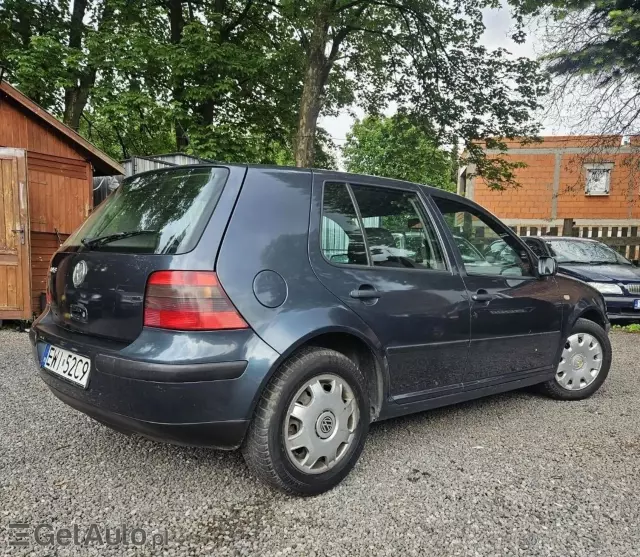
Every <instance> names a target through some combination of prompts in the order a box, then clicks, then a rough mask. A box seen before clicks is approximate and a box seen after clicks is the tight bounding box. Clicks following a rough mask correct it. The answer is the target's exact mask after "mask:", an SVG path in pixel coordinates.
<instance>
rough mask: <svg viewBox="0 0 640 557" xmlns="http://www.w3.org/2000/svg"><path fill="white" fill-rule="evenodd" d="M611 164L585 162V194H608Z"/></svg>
mask: <svg viewBox="0 0 640 557" xmlns="http://www.w3.org/2000/svg"><path fill="white" fill-rule="evenodd" d="M612 168H613V164H586V165H585V170H586V175H587V176H586V182H585V188H584V193H585V195H609V189H610V186H611V170H612Z"/></svg>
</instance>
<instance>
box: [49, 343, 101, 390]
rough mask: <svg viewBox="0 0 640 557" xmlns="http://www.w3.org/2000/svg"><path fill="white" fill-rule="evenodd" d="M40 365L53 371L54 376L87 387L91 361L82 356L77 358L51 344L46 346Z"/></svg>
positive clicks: (71, 353) (75, 355) (76, 355)
mask: <svg viewBox="0 0 640 557" xmlns="http://www.w3.org/2000/svg"><path fill="white" fill-rule="evenodd" d="M41 365H42V367H43V368H45V369H48V370H49V371H53V373H55V374H56V375H60V377H64V378H65V379H67V380H68V381H71V382H72V383H75V384H76V385H80V386H81V387H83V388H86V387H87V381H88V380H89V372H90V371H91V360H89V358H85V357H83V356H78V354H74V353H73V352H69V351H68V350H63V349H62V348H58V347H57V346H53V345H52V344H47V346H46V347H45V349H44V354H43V356H42V362H41Z"/></svg>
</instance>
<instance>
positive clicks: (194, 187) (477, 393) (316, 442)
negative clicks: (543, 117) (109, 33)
mask: <svg viewBox="0 0 640 557" xmlns="http://www.w3.org/2000/svg"><path fill="white" fill-rule="evenodd" d="M460 238H464V240H465V241H466V243H465V245H472V246H473V247H474V248H475V249H477V250H478V251H480V252H482V251H483V249H484V248H485V247H486V246H487V245H489V244H491V243H492V242H494V241H495V240H496V239H502V240H504V242H506V243H507V245H508V246H509V249H511V250H512V252H513V258H511V259H510V260H509V259H507V262H506V263H495V262H494V263H489V262H485V263H484V264H482V263H480V264H476V263H477V262H476V263H473V264H472V263H469V262H466V263H465V258H463V256H462V254H461V253H460V251H459V247H458V244H459V243H460ZM555 271H556V263H555V260H553V259H552V258H548V257H547V258H545V257H542V258H537V257H536V256H535V255H534V254H533V253H532V252H531V251H530V250H529V248H528V247H527V246H526V245H525V244H524V243H523V242H522V241H521V240H520V239H519V238H518V237H517V236H515V235H514V234H513V233H512V232H511V230H509V229H508V228H507V227H506V226H504V225H503V224H502V223H500V221H499V220H497V219H496V218H495V217H493V216H492V215H491V214H489V213H487V212H486V211H485V210H483V209H482V208H481V207H479V206H478V205H476V204H474V203H472V202H470V201H468V200H466V199H463V198H461V197H458V196H456V195H452V194H449V193H446V192H443V191H440V190H437V189H433V188H429V187H424V186H420V185H417V184H411V183H406V182H399V181H394V180H386V179H382V178H373V177H370V176H357V175H352V174H345V173H338V172H329V171H315V170H313V171H312V170H303V169H287V168H269V167H253V166H241V165H228V166H193V167H176V168H173V169H170V170H163V171H158V172H151V173H146V174H141V175H138V176H135V177H133V178H130V179H127V180H126V181H125V182H124V183H123V185H122V186H121V187H120V188H119V189H118V190H117V191H116V192H114V193H113V194H112V195H111V196H110V197H109V198H108V199H107V200H106V201H105V202H104V203H103V204H102V205H101V206H100V207H98V208H97V210H96V211H95V212H94V213H93V214H92V215H91V216H90V218H89V219H88V220H87V221H86V222H85V224H84V225H83V226H82V227H81V228H80V229H79V230H77V231H76V232H75V233H74V234H73V235H72V236H71V237H70V238H69V239H68V240H67V241H66V242H65V243H64V245H62V246H61V247H60V249H59V251H58V252H57V253H56V254H55V256H54V257H53V259H52V262H51V269H50V275H49V280H48V293H47V299H48V307H47V310H46V311H45V312H44V314H43V315H42V316H41V317H40V318H39V319H38V320H37V321H36V323H34V326H33V327H32V329H31V340H32V342H33V345H34V350H35V355H36V358H37V361H38V365H39V369H40V376H41V377H42V379H43V380H44V381H45V382H46V384H47V385H48V386H49V388H50V389H51V391H52V392H53V393H54V394H55V395H56V396H57V397H58V398H60V399H61V400H62V401H64V402H65V403H67V404H68V405H70V406H72V407H74V408H76V409H78V410H80V411H82V412H84V413H86V414H88V415H89V416H92V417H93V418H95V419H96V420H98V421H100V422H103V423H105V424H106V425H108V426H110V427H112V428H114V429H117V430H120V431H123V432H138V433H141V434H143V435H146V436H148V437H151V438H154V439H160V440H166V441H171V442H175V443H182V444H189V445H200V446H210V447H219V448H225V449H234V448H238V447H241V448H242V451H243V454H244V456H245V459H246V461H247V463H248V465H249V466H250V468H251V469H252V470H253V471H254V472H255V473H256V474H257V475H258V476H260V477H261V478H262V479H264V480H266V481H267V482H269V483H270V484H271V485H273V486H276V487H278V488H280V489H283V490H284V491H287V492H289V493H299V494H315V493H320V492H322V491H325V490H327V489H330V488H331V487H333V486H335V485H336V484H337V483H338V482H340V481H341V480H342V479H343V478H344V477H345V476H346V475H347V474H348V473H349V471H350V470H351V469H352V467H353V466H354V465H355V463H356V461H357V459H358V457H359V455H360V453H361V451H362V448H363V446H364V442H365V438H366V436H367V431H368V428H369V424H370V423H371V422H373V421H377V420H383V419H386V418H390V417H393V416H399V415H402V414H408V413H412V412H417V411H421V410H426V409H430V408H435V407H438V406H443V405H447V404H452V403H456V402H460V401H463V400H469V399H472V398H477V397H481V396H485V395H490V394H493V393H499V392H503V391H507V390H511V389H518V388H521V387H525V386H529V385H536V384H540V385H541V388H542V389H543V390H544V391H545V392H546V393H548V394H549V395H551V396H553V397H556V398H559V399H566V400H572V399H582V398H585V397H588V396H590V395H592V394H593V393H594V392H595V391H596V390H597V389H598V388H599V387H600V385H602V383H603V382H604V380H605V378H606V376H607V374H608V372H609V366H610V362H611V346H610V343H609V340H608V337H607V333H606V331H607V329H608V327H609V323H608V320H607V316H606V312H605V307H604V303H603V299H602V296H601V294H600V293H599V292H597V291H596V290H594V289H593V288H591V287H589V286H588V285H586V284H584V283H583V282H580V281H577V280H573V279H571V278H568V277H561V276H556V274H555Z"/></svg>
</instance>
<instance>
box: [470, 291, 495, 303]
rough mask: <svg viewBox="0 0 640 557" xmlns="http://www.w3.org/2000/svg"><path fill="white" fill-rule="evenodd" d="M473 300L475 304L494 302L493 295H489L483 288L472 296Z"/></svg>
mask: <svg viewBox="0 0 640 557" xmlns="http://www.w3.org/2000/svg"><path fill="white" fill-rule="evenodd" d="M471 299H472V300H473V301H474V302H490V301H491V300H493V294H489V293H488V292H487V291H486V290H484V289H483V288H481V289H480V290H478V291H477V292H476V293H475V294H474V295H473V296H471Z"/></svg>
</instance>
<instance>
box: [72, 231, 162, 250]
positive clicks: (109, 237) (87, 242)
mask: <svg viewBox="0 0 640 557" xmlns="http://www.w3.org/2000/svg"><path fill="white" fill-rule="evenodd" d="M157 233H158V231H157V230H131V231H129V232H116V233H115V234H106V235H104V236H96V237H95V238H82V240H80V241H81V242H82V245H83V246H86V247H88V248H89V249H91V248H95V247H97V246H103V245H104V244H108V243H110V242H115V241H116V240H122V239H123V238H131V237H132V236H141V235H143V234H157Z"/></svg>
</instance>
